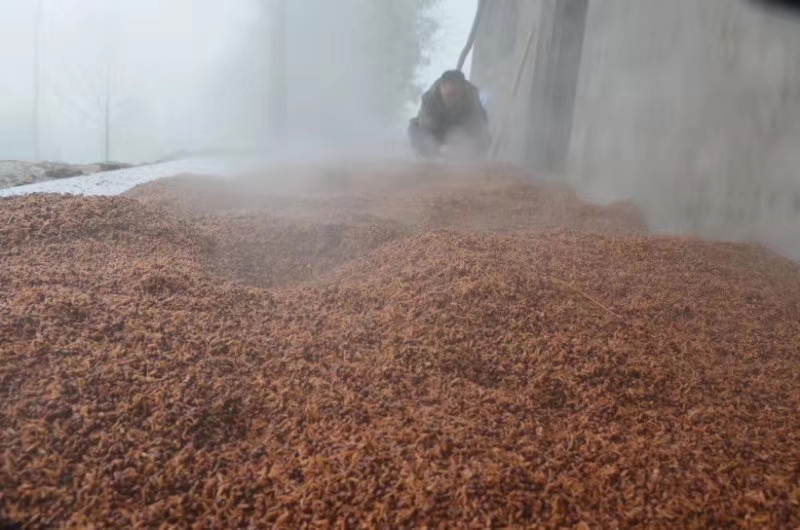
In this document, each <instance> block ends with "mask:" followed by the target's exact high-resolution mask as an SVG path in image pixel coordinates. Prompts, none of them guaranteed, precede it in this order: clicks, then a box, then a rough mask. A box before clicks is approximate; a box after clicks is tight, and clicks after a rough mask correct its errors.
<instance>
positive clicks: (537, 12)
mask: <svg viewBox="0 0 800 530" xmlns="http://www.w3.org/2000/svg"><path fill="white" fill-rule="evenodd" d="M557 1H561V0H500V1H499V2H495V0H492V1H490V2H489V6H490V7H489V12H490V14H492V13H491V12H493V11H494V12H495V13H494V15H495V16H497V15H496V12H499V11H501V10H502V9H506V10H511V9H512V8H510V7H508V5H507V4H516V7H515V9H516V10H517V12H518V16H517V19H516V20H515V21H513V22H510V21H506V28H505V30H503V31H502V32H498V28H496V27H494V28H493V27H491V24H489V23H488V22H487V23H484V24H482V26H481V30H480V32H479V34H478V41H477V42H476V50H475V63H474V65H473V71H474V74H473V75H474V78H475V80H476V81H477V82H478V83H482V84H483V85H484V88H485V89H486V90H487V91H488V92H489V93H490V94H493V95H494V96H495V97H496V98H499V99H500V101H497V100H495V101H494V106H493V108H492V109H490V111H492V112H493V114H494V116H493V118H494V121H495V124H497V125H499V124H502V119H503V115H505V114H510V115H511V116H512V119H511V120H510V121H509V123H508V125H507V126H506V127H505V131H504V137H505V141H504V143H505V142H507V145H504V146H503V147H502V149H500V158H501V159H503V160H506V161H511V162H518V163H523V164H526V165H528V166H530V167H532V168H534V169H538V170H540V171H541V170H544V171H548V172H553V171H555V172H556V173H558V174H560V175H561V178H563V179H568V180H569V181H570V182H571V183H572V184H573V186H574V187H575V188H576V190H577V191H578V192H580V193H582V194H583V195H585V196H586V197H588V198H590V199H594V200H597V201H606V200H616V199H633V200H635V201H636V202H637V203H638V204H639V206H640V207H641V208H642V210H643V211H644V213H645V215H646V217H647V219H648V221H649V223H650V224H651V226H652V227H653V228H654V229H656V230H663V231H671V232H692V233H698V234H702V235H705V236H709V237H721V238H729V239H759V240H771V239H772V240H774V239H777V238H779V237H778V236H779V235H780V238H782V239H781V241H783V242H782V243H780V244H781V245H783V246H786V245H795V244H796V245H797V248H800V241H797V242H795V243H792V242H791V241H792V237H788V238H787V237H786V236H785V234H786V233H789V234H791V232H792V230H798V232H797V233H798V234H800V225H798V224H797V223H798V220H800V24H799V23H798V22H797V21H796V20H793V19H787V18H781V17H778V16H775V15H773V14H771V13H769V12H767V11H764V10H762V9H758V8H756V7H754V6H753V4H752V3H750V2H747V1H745V0H700V1H699V0H669V1H664V0H589V2H588V10H587V11H586V13H585V17H586V19H585V31H584V33H583V40H582V43H581V44H582V53H581V54H580V56H579V60H580V74H579V76H578V79H577V87H576V95H575V99H574V108H573V113H572V114H573V115H572V116H569V120H568V121H569V123H570V124H571V128H570V135H569V139H568V140H567V141H566V143H567V149H568V151H567V152H568V156H567V160H566V163H565V164H564V165H563V167H559V165H558V164H556V165H553V164H551V163H549V162H548V161H547V160H543V158H546V157H544V154H543V153H547V152H548V150H547V149H544V150H543V146H544V145H546V144H547V142H551V143H552V142H553V137H554V136H553V135H554V134H556V133H557V130H555V129H554V127H556V128H557V127H560V126H562V125H560V124H558V120H555V121H554V118H553V116H552V115H548V114H547V112H546V109H541V104H542V102H543V101H544V102H546V101H547V99H546V98H545V99H544V100H543V99H542V96H541V94H543V93H546V90H544V89H543V87H546V86H548V84H550V85H553V84H555V86H563V84H564V75H565V74H564V72H563V70H564V69H563V68H562V69H561V73H557V74H553V69H552V68H549V69H548V67H547V64H548V62H547V61H548V60H549V61H552V60H553V59H552V57H553V55H558V54H561V55H564V53H568V52H564V51H563V50H564V48H563V46H562V47H558V46H556V47H552V46H551V48H550V49H546V48H545V47H544V46H545V44H543V43H553V42H554V40H553V38H552V34H553V33H554V32H557V31H559V29H558V27H557V26H558V22H559V21H558V19H557V17H556V18H553V17H552V16H548V13H552V12H553V2H557ZM554 25H555V26H556V27H555V29H554ZM531 29H533V30H534V31H535V32H536V37H535V40H536V46H537V47H538V53H536V54H534V56H533V57H532V58H530V59H529V60H528V61H526V63H525V66H524V73H523V84H522V85H521V87H520V92H519V94H517V96H516V97H511V94H510V91H509V89H508V84H509V83H512V82H513V77H514V70H516V69H517V66H518V65H519V64H520V60H519V58H520V57H521V56H522V55H523V53H524V47H525V41H526V39H527V35H528V34H529V32H530V31H531ZM511 31H513V32H514V33H516V38H515V45H514V49H513V50H512V51H511V52H510V53H508V54H506V55H503V56H501V55H498V53H497V52H496V51H495V49H494V48H496V43H497V42H498V41H501V40H503V39H505V38H507V37H506V35H505V34H506V33H508V32H511ZM573 55H574V54H573ZM567 70H568V69H567ZM553 75H558V76H561V80H553V79H552V76H553ZM559 83H561V84H560V85H559ZM537 106H539V109H540V110H539V111H538V112H532V109H534V108H537ZM564 113H565V111H564V110H563V109H562V110H559V111H558V114H559V115H561V116H563V115H564ZM554 123H556V125H553V124H554ZM531 131H534V133H531ZM531 153H533V154H534V156H533V158H534V159H533V160H531V159H530V154H531ZM786 241H789V242H788V243H787V242H786Z"/></svg>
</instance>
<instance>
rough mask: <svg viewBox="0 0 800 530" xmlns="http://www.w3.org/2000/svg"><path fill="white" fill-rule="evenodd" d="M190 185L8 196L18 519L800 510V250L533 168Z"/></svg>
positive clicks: (10, 377) (630, 521)
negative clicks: (277, 186) (554, 182)
mask: <svg viewBox="0 0 800 530" xmlns="http://www.w3.org/2000/svg"><path fill="white" fill-rule="evenodd" d="M186 185H187V181H182V180H180V179H178V180H176V181H173V182H161V183H156V184H152V185H148V186H145V187H143V188H141V189H139V190H135V191H134V192H133V193H132V194H131V197H136V199H134V198H69V197H57V196H36V197H22V198H14V199H8V200H3V201H0V248H2V249H3V251H2V253H0V521H5V522H6V523H8V524H11V523H20V524H22V525H26V526H30V527H47V526H51V525H52V526H72V527H88V526H90V525H95V526H99V527H112V528H123V527H132V526H142V527H152V526H157V525H160V524H167V525H173V526H178V527H184V526H192V525H195V526H197V527H202V528H238V527H248V526H251V527H271V526H278V527H286V528H299V527H303V526H309V525H311V524H312V523H313V524H315V525H318V526H319V525H322V526H326V525H327V526H331V527H334V526H337V525H340V526H342V527H357V526H363V527H391V528H402V527H407V528H419V527H423V526H425V525H427V526H429V527H432V526H438V525H440V524H443V525H445V526H447V527H454V526H463V527H487V526H490V527H508V526H514V525H521V526H530V525H535V524H541V525H544V526H552V527H557V526H558V527H564V526H566V527H570V526H573V527H581V525H582V526H583V527H586V525H588V526H589V527H601V528H606V527H615V526H631V525H640V526H648V527H663V528H685V527H704V528H705V527H725V526H735V525H740V526H744V527H748V526H749V527H787V528H788V527H795V526H797V525H798V524H800V457H799V456H798V455H800V356H799V354H798V349H800V269H798V267H796V266H794V265H792V264H790V263H788V262H785V261H783V260H781V259H779V258H775V257H773V256H770V255H768V254H766V253H765V252H763V251H762V250H760V249H759V248H755V247H751V246H747V245H738V244H727V243H709V242H703V241H697V240H688V239H672V238H664V237H653V236H648V235H645V234H643V233H642V230H641V227H640V225H639V224H638V221H637V218H636V215H635V212H631V211H630V209H629V208H628V207H625V206H617V207H613V208H610V209H601V208H596V207H590V206H588V205H584V204H581V203H580V202H579V201H577V200H576V199H575V198H574V196H571V195H570V194H567V193H565V192H562V191H558V190H547V189H544V188H537V187H534V186H531V185H528V184H524V183H521V182H518V181H514V180H512V179H480V178H474V179H465V178H460V179H459V178H453V179H448V180H447V181H446V182H437V183H434V184H426V183H419V182H416V183H413V184H409V185H400V184H398V185H396V186H393V187H385V188H380V189H378V188H376V187H374V186H373V187H370V186H368V185H365V184H363V183H355V184H352V185H343V184H341V182H339V187H338V188H337V189H336V190H331V191H329V192H326V193H322V194H317V195H315V196H309V195H302V196H295V197H294V198H293V199H291V198H282V199H280V200H274V197H273V200H269V197H268V196H267V193H266V192H265V191H264V192H260V193H247V194H240V193H238V192H233V191H232V190H230V189H228V194H227V195H226V193H220V192H219V189H218V188H219V186H220V185H219V184H214V183H209V184H208V186H209V188H208V191H207V193H208V195H207V196H205V198H203V199H202V200H192V201H191V203H188V202H187V198H186V197H187V195H186V193H185V190H186V187H185V186H186ZM212 190H216V191H212ZM245 197H246V198H247V199H248V200H245ZM195 199H199V197H195ZM156 203H158V207H157V206H156ZM181 203H183V206H181V205H180V204H181ZM200 204H202V207H200V206H198V205H200ZM259 205H260V206H259ZM164 206H170V208H171V213H170V212H167V211H165V210H162V209H159V208H160V207H164ZM554 219H555V221H554ZM556 224H557V225H559V226H561V227H562V228H565V229H564V230H554V227H555V225H556ZM264 287H268V289H264ZM0 526H1V525H0Z"/></svg>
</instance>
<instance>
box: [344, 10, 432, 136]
mask: <svg viewBox="0 0 800 530" xmlns="http://www.w3.org/2000/svg"><path fill="white" fill-rule="evenodd" d="M355 3H356V9H355V10H354V11H355V13H357V16H358V20H357V23H356V31H357V33H358V35H357V37H358V39H359V42H360V43H361V46H363V49H364V50H365V53H366V55H367V57H368V59H367V60H368V61H369V62H371V63H372V64H371V67H370V68H369V71H370V72H371V73H372V75H373V76H375V77H376V78H375V79H374V80H373V81H374V83H373V87H375V88H376V89H380V91H379V93H378V94H375V98H374V100H373V104H374V106H375V108H374V111H375V112H376V113H377V115H378V116H379V117H380V118H381V119H383V120H386V121H390V120H392V119H394V118H396V117H397V116H398V115H399V114H400V113H401V112H402V111H403V109H404V108H405V105H406V104H407V103H408V102H409V101H412V100H414V99H416V98H417V97H418V96H419V94H420V92H421V91H422V89H423V88H424V87H421V86H419V85H418V84H417V82H416V74H417V70H418V69H419V68H420V67H424V66H427V64H429V62H430V61H429V55H428V54H429V52H430V49H431V46H432V45H433V42H434V38H435V36H436V33H437V31H438V29H439V23H438V21H437V19H436V17H435V13H434V11H435V8H436V7H437V6H438V4H439V3H440V0H355Z"/></svg>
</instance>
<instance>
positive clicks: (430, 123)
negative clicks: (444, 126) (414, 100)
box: [417, 86, 440, 135]
mask: <svg viewBox="0 0 800 530" xmlns="http://www.w3.org/2000/svg"><path fill="white" fill-rule="evenodd" d="M435 90H436V86H433V87H431V89H430V90H428V91H427V92H425V93H424V94H423V95H422V104H421V105H420V108H419V114H417V120H418V121H419V126H420V128H421V129H423V130H425V131H426V132H429V133H430V134H433V135H435V134H436V132H437V129H438V127H439V121H440V120H439V112H438V110H437V106H436V101H435Z"/></svg>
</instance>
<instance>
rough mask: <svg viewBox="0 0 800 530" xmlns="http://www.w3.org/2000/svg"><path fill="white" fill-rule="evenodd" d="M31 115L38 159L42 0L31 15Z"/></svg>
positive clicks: (34, 146) (34, 144)
mask: <svg viewBox="0 0 800 530" xmlns="http://www.w3.org/2000/svg"><path fill="white" fill-rule="evenodd" d="M33 24H34V28H33V116H32V121H33V123H32V124H31V125H32V127H31V131H32V133H33V159H34V161H35V162H38V161H39V157H40V153H39V143H40V138H39V121H40V118H39V114H40V112H41V92H40V84H39V83H40V81H41V79H40V78H41V74H40V72H41V39H42V0H36V7H35V12H34V17H33Z"/></svg>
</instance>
